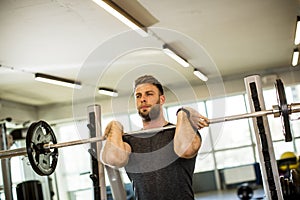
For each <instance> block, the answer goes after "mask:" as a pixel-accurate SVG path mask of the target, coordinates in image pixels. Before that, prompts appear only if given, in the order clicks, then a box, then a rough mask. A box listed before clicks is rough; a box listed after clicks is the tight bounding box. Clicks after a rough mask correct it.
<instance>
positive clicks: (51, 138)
mask: <svg viewBox="0 0 300 200" xmlns="http://www.w3.org/2000/svg"><path fill="white" fill-rule="evenodd" d="M56 143H57V141H56V137H55V135H54V132H53V130H52V129H51V127H50V125H49V124H47V123H46V122H44V121H39V122H36V123H33V124H31V126H30V127H29V129H28V132H27V136H26V150H27V155H28V159H29V162H30V164H31V166H32V168H33V170H34V171H35V172H36V173H37V174H39V175H41V176H47V175H50V174H52V173H53V172H54V170H55V168H56V165H57V159H58V149H57V148H53V149H48V148H44V144H56Z"/></svg>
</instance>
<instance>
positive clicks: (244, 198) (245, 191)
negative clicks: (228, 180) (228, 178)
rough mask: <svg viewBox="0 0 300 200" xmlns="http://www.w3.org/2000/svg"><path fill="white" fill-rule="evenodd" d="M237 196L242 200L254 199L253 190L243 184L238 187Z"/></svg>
mask: <svg viewBox="0 0 300 200" xmlns="http://www.w3.org/2000/svg"><path fill="white" fill-rule="evenodd" d="M237 195H238V197H239V199H241V200H249V199H251V198H252V197H253V189H252V188H251V187H250V186H249V185H247V184H243V185H241V186H239V187H238V190H237Z"/></svg>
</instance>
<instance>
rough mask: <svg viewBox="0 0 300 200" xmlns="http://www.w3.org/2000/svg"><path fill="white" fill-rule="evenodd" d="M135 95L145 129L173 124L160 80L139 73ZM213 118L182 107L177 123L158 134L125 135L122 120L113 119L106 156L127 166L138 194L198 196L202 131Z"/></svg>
mask: <svg viewBox="0 0 300 200" xmlns="http://www.w3.org/2000/svg"><path fill="white" fill-rule="evenodd" d="M134 94H135V100H136V108H137V111H138V113H139V115H140V116H141V118H142V122H143V129H153V128H159V127H165V126H169V125H171V124H170V123H169V122H167V121H166V120H165V117H164V114H163V104H164V103H165V96H164V91H163V87H162V85H161V83H160V82H159V81H158V80H157V79H155V78H154V77H153V76H150V75H145V76H141V77H139V78H138V79H137V80H136V81H135V85H134ZM208 123H209V122H208V119H207V118H206V117H204V116H202V115H200V114H199V113H198V112H197V111H195V110H194V109H191V108H187V107H186V108H181V109H179V110H178V112H177V123H176V128H173V129H168V130H163V131H160V132H158V133H145V134H138V135H134V134H133V135H123V127H122V125H121V124H120V123H119V122H117V121H112V122H110V123H109V124H108V125H107V127H106V130H105V135H106V136H107V140H106V144H105V146H104V148H103V151H102V161H103V162H104V163H105V164H108V165H111V166H115V167H125V170H126V172H127V174H128V177H129V179H130V180H131V181H132V183H133V187H134V192H135V198H136V199H141V200H154V199H155V200H157V199H162V200H168V199H169V200H183V199H184V200H193V199H194V193H193V189H192V176H193V172H194V168H195V161H196V156H197V152H198V150H199V148H200V146H201V136H200V134H199V133H198V130H199V129H201V128H203V127H206V126H208Z"/></svg>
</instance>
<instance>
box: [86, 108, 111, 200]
mask: <svg viewBox="0 0 300 200" xmlns="http://www.w3.org/2000/svg"><path fill="white" fill-rule="evenodd" d="M88 116H89V128H90V135H91V136H93V137H95V138H97V139H101V141H102V140H104V139H105V137H103V136H102V131H101V108H100V106H99V105H92V106H88ZM101 149H102V143H101V142H98V143H93V144H92V145H91V149H90V150H89V151H90V152H91V157H92V171H93V174H92V175H91V178H92V180H93V183H94V199H95V200H99V199H101V200H107V194H106V184H105V175H104V166H103V164H102V162H101V161H100V152H101Z"/></svg>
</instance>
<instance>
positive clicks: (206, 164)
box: [195, 153, 215, 173]
mask: <svg viewBox="0 0 300 200" xmlns="http://www.w3.org/2000/svg"><path fill="white" fill-rule="evenodd" d="M213 169H215V164H214V159H213V154H212V153H200V154H198V156H197V160H196V165H195V173H198V172H203V171H210V170H213Z"/></svg>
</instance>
